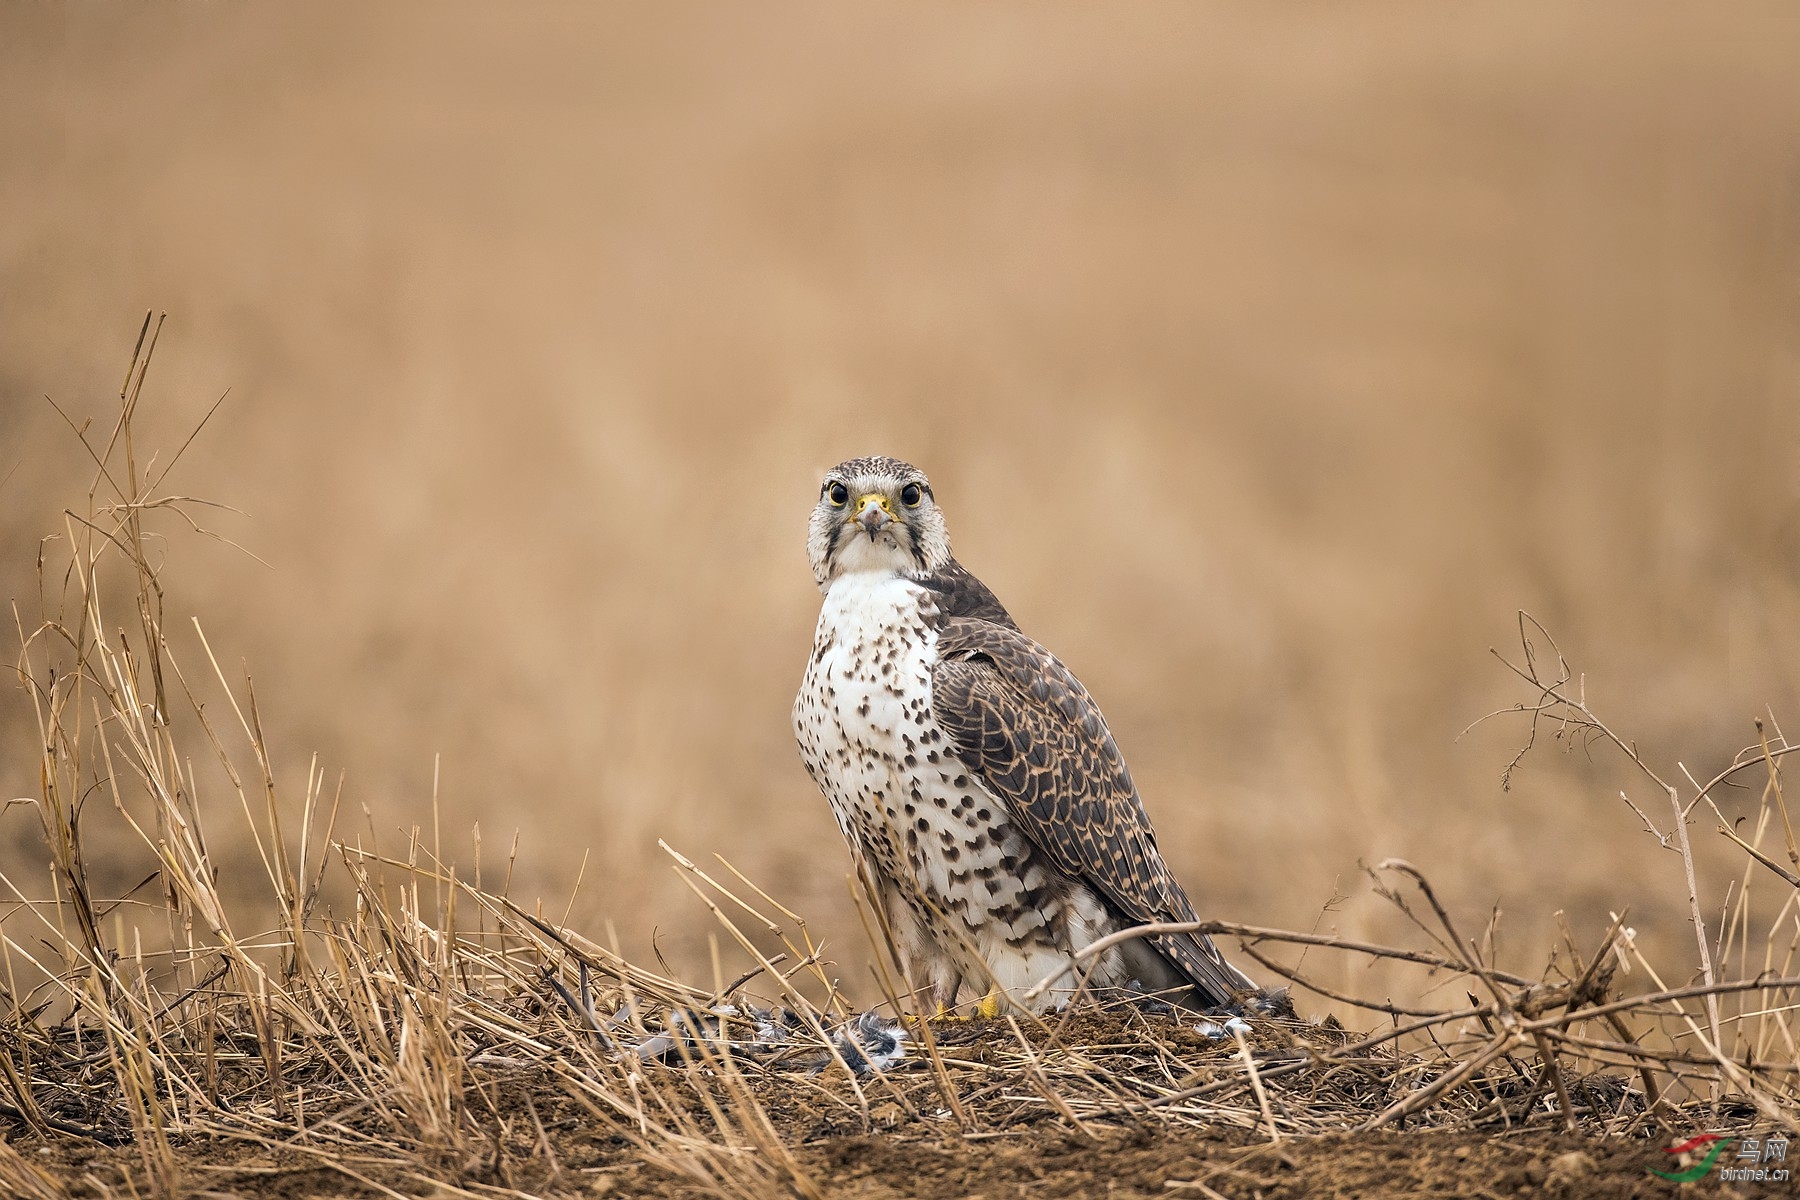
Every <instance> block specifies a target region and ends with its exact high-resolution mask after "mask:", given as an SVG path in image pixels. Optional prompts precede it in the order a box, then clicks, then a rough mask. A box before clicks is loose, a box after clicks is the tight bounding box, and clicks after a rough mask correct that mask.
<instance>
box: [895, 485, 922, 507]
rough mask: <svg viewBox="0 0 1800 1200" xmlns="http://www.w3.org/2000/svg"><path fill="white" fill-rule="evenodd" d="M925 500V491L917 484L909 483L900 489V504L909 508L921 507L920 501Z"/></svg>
mask: <svg viewBox="0 0 1800 1200" xmlns="http://www.w3.org/2000/svg"><path fill="white" fill-rule="evenodd" d="M924 498H925V491H924V489H923V488H921V487H920V486H919V485H918V484H916V483H909V484H907V485H906V486H905V487H903V488H901V489H900V503H902V504H904V505H906V507H908V508H917V507H919V501H921V500H923V499H924Z"/></svg>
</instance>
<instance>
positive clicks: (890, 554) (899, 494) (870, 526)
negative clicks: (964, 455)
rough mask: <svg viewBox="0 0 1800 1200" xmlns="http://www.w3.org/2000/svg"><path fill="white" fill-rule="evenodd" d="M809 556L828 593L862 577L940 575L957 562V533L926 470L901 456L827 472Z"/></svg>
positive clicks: (808, 543) (810, 534) (847, 464)
mask: <svg viewBox="0 0 1800 1200" xmlns="http://www.w3.org/2000/svg"><path fill="white" fill-rule="evenodd" d="M806 552H807V555H808V557H810V558H811V559H812V569H813V578H814V579H817V580H818V581H819V587H820V589H821V590H823V589H826V588H829V587H830V586H831V582H832V580H834V579H837V578H838V577H839V576H842V575H849V574H852V573H854V572H862V571H867V572H875V573H878V574H885V575H923V574H925V573H927V572H930V571H935V570H937V569H938V568H939V567H942V566H943V565H944V564H946V563H948V562H949V561H950V535H949V534H948V533H947V532H945V530H944V514H943V513H941V512H939V511H938V506H937V503H936V502H935V501H933V500H932V498H931V481H930V480H928V479H926V478H925V472H923V471H921V470H919V468H917V467H915V466H913V465H912V464H911V463H903V462H901V461H900V460H899V459H897V458H853V459H851V460H850V461H848V462H841V463H839V464H838V465H837V466H835V467H833V468H831V470H829V471H827V472H825V483H824V485H823V486H822V487H820V489H819V503H818V506H817V507H815V508H814V509H813V514H812V524H811V526H810V528H809V529H808V531H807V538H806Z"/></svg>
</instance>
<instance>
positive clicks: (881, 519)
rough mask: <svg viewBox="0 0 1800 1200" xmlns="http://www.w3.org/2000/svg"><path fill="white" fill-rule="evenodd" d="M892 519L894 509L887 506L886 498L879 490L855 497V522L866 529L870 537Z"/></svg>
mask: <svg viewBox="0 0 1800 1200" xmlns="http://www.w3.org/2000/svg"><path fill="white" fill-rule="evenodd" d="M894 519H895V517H894V510H893V508H892V507H890V506H889V504H888V498H887V497H886V496H883V495H881V494H880V493H879V492H868V493H866V494H864V495H861V496H858V497H857V498H856V517H855V520H856V523H857V524H858V525H861V526H862V527H863V528H864V529H866V530H868V533H869V536H870V537H874V536H875V533H876V531H877V530H879V529H880V528H881V527H882V526H883V525H886V524H887V523H888V522H889V521H892V520H894Z"/></svg>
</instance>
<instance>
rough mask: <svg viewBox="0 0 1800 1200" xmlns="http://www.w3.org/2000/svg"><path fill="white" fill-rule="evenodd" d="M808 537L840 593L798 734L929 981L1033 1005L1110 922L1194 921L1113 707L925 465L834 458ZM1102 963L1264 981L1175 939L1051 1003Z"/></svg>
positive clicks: (832, 601)
mask: <svg viewBox="0 0 1800 1200" xmlns="http://www.w3.org/2000/svg"><path fill="white" fill-rule="evenodd" d="M807 551H808V554H809V555H810V557H811V559H812V568H813V576H814V578H815V579H817V581H818V584H819V589H820V591H822V592H823V593H824V594H825V603H824V607H823V609H822V610H821V612H820V613H819V626H818V631H817V633H816V634H815V635H814V640H813V651H812V659H811V661H810V662H809V663H808V664H807V668H806V678H805V680H804V681H803V682H802V683H801V685H800V694H799V696H797V697H796V698H795V701H794V735H795V737H796V738H798V739H799V742H800V754H801V757H802V758H804V759H805V761H806V769H807V771H808V773H810V774H811V775H812V777H813V780H814V782H816V783H817V784H818V785H819V790H820V791H822V792H824V793H825V798H826V799H827V800H828V801H830V803H831V809H832V812H833V814H834V815H835V816H836V817H837V823H838V828H839V829H841V830H842V831H843V834H844V839H845V841H847V842H848V843H849V844H850V850H851V853H852V855H853V856H854V857H855V858H856V859H857V860H858V862H859V863H860V865H861V866H862V867H863V868H864V869H865V870H866V871H867V873H868V876H869V878H870V880H871V882H872V883H873V884H874V886H875V889H876V891H877V893H878V895H879V897H880V899H881V902H882V905H883V907H884V909H885V914H886V917H887V920H888V922H889V924H890V926H891V927H892V930H893V934H894V939H895V942H896V945H897V948H898V949H899V950H900V952H901V953H902V954H903V955H904V956H905V957H906V959H907V965H908V968H909V969H910V971H911V972H912V977H913V982H914V983H915V984H916V985H918V986H921V987H926V986H928V987H930V989H931V991H932V993H933V998H934V999H935V1000H936V1002H937V1003H938V1004H939V1005H940V1006H941V1007H943V1008H949V1007H950V1006H952V1005H954V1004H955V1003H956V997H957V993H958V992H959V991H961V990H962V989H964V988H965V987H967V988H969V989H972V991H973V992H974V994H976V995H978V996H983V997H987V996H991V995H992V993H993V992H994V991H996V990H1003V991H1005V992H1007V993H1008V994H1010V995H1012V996H1013V997H1014V998H1016V999H1022V998H1023V993H1024V992H1025V991H1027V990H1028V989H1030V988H1031V987H1032V985H1034V984H1036V983H1038V982H1039V981H1040V980H1042V979H1044V978H1046V977H1047V976H1049V975H1051V974H1053V973H1054V972H1056V971H1057V970H1058V969H1059V968H1062V967H1065V966H1067V965H1068V964H1069V962H1070V960H1071V958H1072V957H1073V955H1075V954H1076V953H1078V952H1079V951H1080V950H1081V949H1083V948H1084V947H1086V946H1089V945H1091V944H1092V943H1094V942H1095V941H1098V940H1099V939H1100V938H1102V937H1105V936H1106V935H1108V934H1110V933H1114V932H1117V931H1119V930H1121V929H1126V928H1130V927H1132V926H1136V925H1141V924H1145V923H1148V922H1174V921H1193V920H1196V919H1197V918H1196V916H1195V912H1194V906H1193V903H1192V902H1191V901H1189V899H1188V897H1187V893H1185V892H1184V891H1182V889H1181V885H1180V884H1179V883H1177V882H1176V881H1175V878H1174V876H1172V875H1171V874H1170V873H1169V868H1168V865H1167V864H1166V863H1164V862H1163V858H1162V854H1161V852H1159V851H1158V850H1157V847H1156V835H1155V833H1154V831H1153V830H1152V829H1151V828H1150V819H1149V817H1148V816H1147V815H1146V814H1145V812H1144V805H1143V802H1142V800H1140V799H1139V797H1138V792H1137V788H1136V786H1134V785H1133V783H1132V782H1131V772H1130V771H1128V770H1127V769H1126V767H1125V760H1124V759H1123V758H1122V757H1121V756H1120V754H1119V748H1118V746H1117V745H1116V744H1115V743H1114V742H1113V738H1112V734H1111V733H1110V732H1109V731H1108V730H1107V727H1106V719H1105V718H1104V717H1102V716H1101V715H1100V709H1099V707H1098V706H1097V705H1096V704H1095V703H1094V701H1093V699H1092V697H1090V696H1089V695H1088V693H1087V689H1086V688H1084V687H1082V686H1081V683H1080V681H1079V680H1077V679H1076V678H1075V676H1074V675H1072V674H1070V673H1069V669H1068V668H1067V667H1065V666H1063V665H1062V663H1061V662H1059V661H1058V660H1057V659H1056V657H1055V656H1054V655H1052V654H1051V653H1050V652H1049V651H1048V650H1046V649H1044V647H1042V646H1040V645H1038V643H1037V642H1035V641H1033V640H1032V639H1031V638H1029V637H1027V636H1026V635H1025V634H1024V633H1022V632H1020V630H1019V627H1018V625H1016V624H1015V623H1014V622H1013V619H1012V617H1011V616H1010V615H1008V613H1007V611H1006V609H1005V608H1003V607H1002V606H1001V604H1000V601H999V600H997V599H995V598H994V594H993V593H992V592H990V591H989V590H988V589H987V588H986V587H984V586H983V585H982V583H981V581H980V580H978V579H976V578H975V577H974V576H973V575H971V574H969V572H968V571H966V570H965V569H963V567H962V566H961V565H960V564H959V563H958V562H957V561H956V560H955V559H954V558H953V557H951V554H950V538H949V534H948V533H947V532H946V531H945V528H944V517H943V514H942V513H941V512H940V511H939V510H938V507H937V504H936V502H935V501H934V500H933V498H932V494H931V483H930V481H928V480H927V479H926V478H925V475H924V473H923V472H921V471H919V470H918V468H916V467H913V466H911V465H909V464H907V463H903V462H900V461H898V460H897V459H892V458H857V459H851V460H850V461H848V462H845V463H840V464H839V465H837V466H836V467H833V468H832V469H831V470H830V471H829V472H827V473H826V475H825V481H824V485H823V487H822V488H821V489H820V491H819V503H818V505H817V507H815V508H814V509H813V514H812V524H811V527H810V530H809V533H808V537H807ZM1083 972H1086V981H1087V984H1088V986H1090V987H1096V988H1107V987H1130V986H1134V985H1135V986H1136V987H1139V988H1142V989H1145V990H1148V991H1155V992H1164V991H1174V992H1176V993H1177V998H1180V999H1185V1000H1186V1001H1187V1002H1189V1003H1196V1002H1197V1003H1198V1004H1200V1005H1201V1006H1203V1007H1210V1006H1217V1005H1230V1004H1233V1003H1234V1000H1235V998H1236V994H1238V993H1245V992H1250V991H1253V990H1254V985H1253V984H1252V983H1251V982H1250V980H1249V979H1248V978H1247V977H1245V976H1244V974H1243V973H1242V972H1240V971H1238V970H1237V969H1236V968H1234V967H1232V966H1231V965H1230V964H1229V963H1227V962H1226V961H1225V959H1224V958H1223V956H1221V955H1220V954H1219V951H1218V950H1217V948H1215V947H1214V946H1213V944H1212V942H1211V941H1210V940H1209V939H1208V938H1207V937H1205V936H1204V935H1196V934H1161V935H1157V936H1154V937H1147V938H1139V939H1134V940H1127V941H1125V942H1123V943H1122V944H1120V945H1119V946H1117V947H1116V948H1114V949H1111V950H1108V951H1106V952H1105V953H1103V954H1101V955H1099V956H1097V958H1095V959H1090V960H1088V961H1087V962H1084V963H1083V964H1081V967H1080V968H1079V969H1078V971H1077V973H1076V974H1075V975H1072V976H1065V977H1064V979H1063V980H1062V981H1061V983H1060V985H1059V987H1060V989H1061V990H1060V991H1057V990H1051V991H1046V992H1045V993H1044V994H1043V995H1042V996H1040V997H1039V998H1038V999H1037V1000H1036V1001H1035V1003H1034V1006H1035V1007H1037V1008H1040V1009H1041V1008H1047V1007H1051V1006H1054V1005H1056V1004H1059V1003H1066V1002H1067V1000H1068V999H1069V997H1070V995H1071V991H1070V989H1072V988H1073V987H1074V986H1075V980H1076V979H1077V978H1080V977H1081V974H1082V973H1083ZM1181 993H1186V994H1185V995H1181Z"/></svg>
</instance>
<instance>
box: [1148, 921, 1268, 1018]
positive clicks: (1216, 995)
mask: <svg viewBox="0 0 1800 1200" xmlns="http://www.w3.org/2000/svg"><path fill="white" fill-rule="evenodd" d="M1150 944H1151V945H1152V946H1154V947H1156V952H1157V953H1158V954H1160V955H1162V956H1163V957H1164V958H1166V959H1168V960H1169V964H1170V965H1171V966H1173V967H1174V968H1175V969H1176V970H1177V971H1179V972H1181V973H1182V974H1183V975H1185V976H1186V977H1187V980H1188V982H1189V983H1191V984H1193V985H1194V991H1195V992H1196V993H1198V994H1199V999H1200V1001H1201V1003H1202V1004H1203V1005H1205V1006H1207V1007H1209V1008H1210V1007H1221V1008H1224V1007H1233V1006H1235V1005H1236V1004H1237V1002H1238V999H1239V997H1240V996H1242V995H1243V993H1245V992H1256V993H1258V994H1260V993H1261V990H1262V989H1260V988H1258V987H1257V986H1256V983H1255V982H1254V981H1253V980H1252V979H1251V978H1250V977H1249V976H1248V975H1246V974H1244V973H1243V972H1242V971H1240V970H1238V969H1237V968H1236V967H1234V966H1232V965H1231V964H1230V963H1228V962H1226V961H1225V956H1224V955H1223V954H1220V953H1219V948H1218V947H1217V946H1215V945H1213V941H1212V939H1211V938H1209V937H1207V936H1206V935H1205V934H1204V933H1159V934H1157V935H1156V936H1154V937H1152V938H1151V939H1150Z"/></svg>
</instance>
